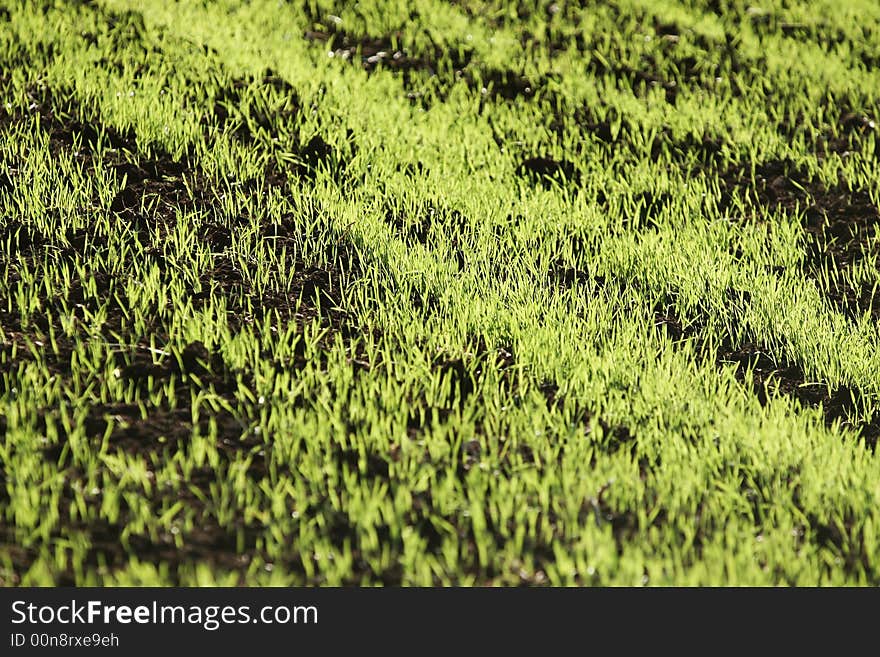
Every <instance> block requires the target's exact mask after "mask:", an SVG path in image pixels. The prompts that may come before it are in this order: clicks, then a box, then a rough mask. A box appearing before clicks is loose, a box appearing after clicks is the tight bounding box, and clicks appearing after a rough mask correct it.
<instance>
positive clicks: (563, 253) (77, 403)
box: [0, 0, 880, 586]
mask: <svg viewBox="0 0 880 657" xmlns="http://www.w3.org/2000/svg"><path fill="white" fill-rule="evenodd" d="M0 90H2V98H0V274H2V275H0V431H2V435H3V440H2V442H0V583H2V584H4V585H7V586H14V585H20V584H31V585H33V584H38V585H59V584H77V585H85V584H93V585H94V584H98V585H117V584H122V585H125V584H145V585H173V584H185V585H203V584H213V583H220V584H246V585H269V584H307V585H312V584H319V585H339V584H354V585H376V584H379V585H381V584H384V585H446V584H461V585H501V586H511V585H522V584H526V585H649V586H650V585H697V584H699V585H741V584H749V585H767V584H773V585H776V584H780V585H817V584H819V585H844V584H846V585H874V584H878V583H880V462H878V459H880V456H878V455H877V454H875V446H876V442H877V437H878V435H880V397H878V393H880V349H878V345H880V331H878V321H880V289H878V282H880V269H878V267H880V262H878V258H877V255H878V240H880V235H878V231H877V223H878V219H880V213H878V206H880V186H878V183H880V143H878V142H880V129H878V125H877V123H875V121H880V114H878V103H880V4H878V3H877V2H875V1H873V0H860V1H858V0H850V1H848V2H845V3H841V2H838V0H820V1H814V2H807V1H801V2H792V1H788V0H766V1H764V2H761V3H760V4H757V3H756V4H755V6H752V3H750V2H748V1H746V0H690V1H682V2H673V1H668V0H664V1H655V0H616V1H612V2H598V1H590V0H582V1H581V2H568V1H566V0H556V1H555V2H550V1H547V0H545V1H541V2H535V1H534V0H532V1H531V2H529V1H524V2H519V3H510V2H501V1H491V0H490V1H482V0H458V1H456V2H444V1H441V0H413V1H407V2H403V1H402V0H398V1H392V0H374V1H371V2H360V3H358V2H331V1H330V0H317V1H316V0H306V1H304V2H301V1H298V0H297V1H296V2H277V1H275V0H272V1H268V0H253V1H251V2H232V1H231V0H225V1H221V2H200V1H197V0H181V1H180V2H176V3H170V2H163V1H159V0H155V1H153V2H143V1H142V0H137V1H135V0H100V1H92V2H88V1H74V0H53V1H50V0H44V1H43V2H37V1H30V0H29V1H24V0H21V1H14V0H0Z"/></svg>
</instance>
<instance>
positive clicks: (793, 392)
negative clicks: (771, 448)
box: [654, 293, 880, 452]
mask: <svg viewBox="0 0 880 657" xmlns="http://www.w3.org/2000/svg"><path fill="white" fill-rule="evenodd" d="M739 303H741V304H742V303H748V295H747V293H740V295H739ZM654 324H655V326H656V327H657V328H658V329H659V330H662V331H663V332H664V333H666V335H668V336H669V337H670V338H671V339H672V341H673V344H676V343H681V342H682V341H683V340H695V341H696V344H697V347H698V349H699V350H704V349H703V346H702V345H703V344H704V343H705V336H704V335H703V331H704V326H705V325H704V324H703V323H702V322H701V321H695V322H689V323H686V322H684V321H683V320H682V319H681V318H680V317H679V315H678V312H677V310H676V309H675V307H674V306H671V305H667V306H665V307H662V308H660V307H658V308H657V309H656V310H655V312H654ZM707 355H708V356H709V357H710V358H714V360H715V363H716V364H717V365H718V367H724V366H729V365H731V364H733V365H734V366H735V375H736V377H737V379H739V380H740V381H741V382H742V383H743V384H744V385H745V386H746V387H747V388H749V389H750V390H751V391H752V392H753V394H754V395H755V396H756V397H757V399H758V400H759V401H760V403H761V404H762V405H766V404H767V403H768V402H769V400H770V399H771V398H773V397H774V396H778V395H785V396H789V397H793V398H795V399H796V400H797V401H798V402H800V404H801V405H802V406H803V407H807V408H818V407H819V406H820V405H821V407H822V411H823V414H824V417H825V422H826V424H827V425H828V426H831V425H832V424H834V423H835V422H840V424H841V426H842V427H843V428H846V429H849V430H850V431H851V432H852V433H854V434H855V435H856V437H857V438H858V439H860V440H864V441H865V445H866V446H867V447H868V448H869V449H870V450H871V451H872V452H873V451H874V449H875V447H876V445H877V439H878V437H880V411H875V412H874V413H873V414H872V415H871V417H869V418H868V419H867V420H865V419H862V420H857V419H855V418H857V417H858V415H859V413H860V410H859V409H860V408H862V407H864V406H866V405H868V404H867V403H866V402H869V401H870V398H869V397H868V396H867V395H865V393H863V392H862V391H861V390H859V389H857V388H852V387H850V386H846V385H844V386H840V387H838V388H834V389H832V388H831V387H830V386H829V385H828V384H827V383H825V382H824V381H813V380H811V379H809V378H808V377H807V375H806V374H805V372H804V368H803V367H802V366H801V365H800V364H799V363H797V362H796V361H792V360H789V359H788V358H785V357H784V356H779V355H777V354H776V353H774V351H773V350H772V349H770V348H769V347H767V346H766V345H762V344H755V343H752V342H745V343H741V344H733V343H732V342H731V341H730V340H725V341H723V342H722V344H721V346H720V347H718V348H717V350H716V351H715V353H714V354H707Z"/></svg>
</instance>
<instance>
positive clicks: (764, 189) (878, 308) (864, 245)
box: [721, 160, 880, 321]
mask: <svg viewBox="0 0 880 657" xmlns="http://www.w3.org/2000/svg"><path fill="white" fill-rule="evenodd" d="M721 181H722V186H723V187H722V189H723V191H722V198H721V202H722V208H723V209H724V208H726V209H727V210H728V212H730V211H731V206H732V202H733V198H734V196H738V197H739V198H740V199H743V200H744V201H745V202H746V203H748V204H752V205H757V206H758V207H761V208H764V209H767V210H769V211H773V212H777V211H782V212H789V213H793V212H795V211H798V210H799V211H802V212H803V213H804V214H803V220H802V225H803V229H804V233H805V238H806V243H805V258H804V271H805V273H806V274H807V276H808V277H809V278H811V279H812V280H814V281H815V282H816V285H817V287H819V289H820V290H822V291H823V292H824V294H825V295H826V297H827V298H828V300H829V301H830V302H831V304H832V305H833V306H834V307H835V308H837V309H838V310H839V311H840V312H842V313H843V314H845V315H846V316H848V317H850V318H853V319H855V318H858V317H861V316H862V315H864V314H866V313H867V314H868V315H870V317H871V318H872V319H874V320H875V321H876V320H877V319H878V318H880V296H878V295H877V294H875V291H874V285H873V284H869V283H865V284H863V285H861V286H859V287H856V286H855V285H854V284H853V282H852V281H851V280H850V279H849V277H848V276H847V273H848V271H849V270H851V269H852V268H853V266H854V265H855V264H856V263H857V262H859V261H860V260H861V259H862V258H872V259H874V258H876V257H877V256H876V253H877V247H876V239H877V221H878V219H880V211H878V209H877V207H876V206H875V205H874V203H873V201H872V200H871V198H870V195H869V194H868V192H867V191H864V190H851V189H848V188H847V187H845V186H844V185H843V184H842V183H838V184H836V185H834V186H832V187H827V186H825V185H823V184H822V183H821V182H818V181H812V180H810V179H808V178H807V177H806V176H804V175H803V174H801V173H800V172H798V171H796V170H795V168H794V167H793V166H792V165H791V163H789V162H785V161H779V160H777V161H772V162H767V163H764V164H761V165H759V166H757V167H756V168H755V174H754V180H753V181H751V180H750V179H749V174H748V173H746V172H745V171H742V170H729V171H728V172H726V173H725V174H724V175H723V177H722V179H721ZM823 272H829V274H830V282H829V284H828V285H826V284H825V283H824V282H823V279H824V276H823V275H822V274H823Z"/></svg>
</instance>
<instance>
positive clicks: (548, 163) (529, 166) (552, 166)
mask: <svg viewBox="0 0 880 657" xmlns="http://www.w3.org/2000/svg"><path fill="white" fill-rule="evenodd" d="M517 173H518V174H519V175H520V176H523V177H526V178H528V179H530V180H532V181H534V182H537V183H540V184H541V185H543V186H544V187H548V188H549V187H551V186H552V185H553V184H554V183H556V184H572V185H575V186H576V185H578V184H579V183H580V172H579V171H578V170H577V169H576V168H575V166H574V165H573V164H572V163H571V162H568V161H566V160H560V161H557V160H554V159H552V158H549V157H530V158H527V159H525V160H523V161H522V162H521V163H520V164H519V167H518V168H517Z"/></svg>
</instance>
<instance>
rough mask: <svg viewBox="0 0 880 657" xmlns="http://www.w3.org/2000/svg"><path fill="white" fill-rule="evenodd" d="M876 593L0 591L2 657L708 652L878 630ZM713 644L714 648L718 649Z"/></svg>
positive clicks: (841, 642) (839, 639) (844, 639)
mask: <svg viewBox="0 0 880 657" xmlns="http://www.w3.org/2000/svg"><path fill="white" fill-rule="evenodd" d="M876 598H877V596H876V592H875V591H873V590H865V589H863V590H849V591H844V590H800V591H796V590H783V589H623V588H620V589H403V588H397V589H392V588H385V589H371V588H345V589H343V588H337V589H333V588H250V589H248V588H238V589H230V588H192V589H181V588H53V589H48V588H45V589H36V588H19V589H13V588H8V589H0V618H2V628H3V634H2V636H0V655H16V654H19V653H25V652H30V653H33V652H36V651H39V652H44V651H47V650H48V651H52V652H57V651H58V650H71V649H72V650H86V649H87V650H90V651H93V652H94V651H97V653H100V654H120V655H122V654H124V655H136V654H149V655H156V654H161V653H162V652H165V653H167V654H169V655H176V654H180V653H182V652H184V651H190V650H197V651H199V652H201V651H210V653H211V654H217V653H219V654H239V655H246V656H248V655H249V653H248V652H244V651H254V650H259V651H260V654H263V653H264V652H266V651H268V652H269V653H270V654H291V655H292V654H309V653H310V652H311V651H320V654H335V653H337V652H340V651H343V650H346V651H348V650H366V649H369V650H370V652H374V651H382V654H389V653H391V654H400V653H406V654H412V653H417V652H422V651H424V650H427V649H430V650H429V652H434V651H436V650H441V649H442V650H456V651H465V652H466V653H468V654H471V653H473V652H476V651H477V650H487V651H491V653H489V654H497V653H498V651H500V650H503V651H513V652H514V653H516V654H519V653H527V652H530V651H533V650H538V651H541V652H544V651H546V650H548V649H565V648H575V649H576V650H577V651H578V652H581V651H584V652H592V651H594V650H597V649H599V648H600V647H601V648H602V649H615V648H616V649H618V650H624V651H625V652H626V653H630V652H632V651H633V650H635V649H637V648H651V649H653V650H657V649H660V648H662V647H664V646H667V647H672V648H675V649H676V650H679V649H686V648H687V647H688V646H689V645H690V646H692V647H694V648H697V647H699V646H703V647H704V648H705V649H715V648H717V647H720V646H721V645H725V646H727V647H731V646H733V645H736V644H741V645H743V646H744V647H748V646H750V645H751V646H752V647H757V646H758V645H761V646H767V645H768V641H773V640H775V641H776V642H779V643H780V644H781V645H784V646H786V647H787V648H789V649H791V648H792V647H793V645H795V644H797V643H803V642H804V641H809V645H811V647H816V645H817V643H816V642H817V641H821V640H822V639H823V638H825V639H828V640H829V641H831V642H832V643H831V644H830V645H834V646H836V647H837V648H838V649H839V648H840V647H843V646H846V645H853V642H856V641H859V640H860V637H861V636H870V635H871V634H873V627H874V622H873V619H874V612H873V609H874V608H875V607H874V604H872V603H873V602H874V600H876ZM713 646H714V647H713Z"/></svg>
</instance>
